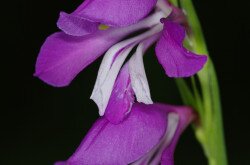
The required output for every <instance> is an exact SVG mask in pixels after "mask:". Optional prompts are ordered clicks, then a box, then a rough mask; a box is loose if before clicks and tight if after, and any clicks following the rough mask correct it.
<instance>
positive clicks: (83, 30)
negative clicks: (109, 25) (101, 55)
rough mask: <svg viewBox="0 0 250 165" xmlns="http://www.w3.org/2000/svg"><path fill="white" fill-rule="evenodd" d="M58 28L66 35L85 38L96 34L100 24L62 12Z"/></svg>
mask: <svg viewBox="0 0 250 165" xmlns="http://www.w3.org/2000/svg"><path fill="white" fill-rule="evenodd" d="M57 26H58V28H59V29H61V30H62V31H64V32H65V33H66V34H69V35H73V36H83V35H87V34H90V33H94V32H96V31H97V30H98V26H99V23H96V22H91V21H88V20H86V19H83V18H81V17H79V16H77V15H74V14H67V13H64V12H61V13H60V17H59V19H58V21H57Z"/></svg>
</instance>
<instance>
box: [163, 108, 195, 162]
mask: <svg viewBox="0 0 250 165" xmlns="http://www.w3.org/2000/svg"><path fill="white" fill-rule="evenodd" d="M161 106H163V107H166V105H161ZM173 108H174V109H175V112H176V113H177V114H178V116H179V124H178V127H177V129H176V131H175V134H174V136H173V138H172V141H171V143H170V144H169V145H168V147H166V148H165V149H164V151H163V153H162V154H161V164H162V165H174V150H175V147H176V145H177V142H178V140H179V138H180V135H181V134H182V132H183V131H184V130H185V128H186V127H187V126H188V125H189V124H190V123H191V121H192V120H194V118H195V114H194V112H193V111H192V109H191V108H189V107H183V108H178V107H173Z"/></svg>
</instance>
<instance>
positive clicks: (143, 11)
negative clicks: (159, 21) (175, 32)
mask: <svg viewBox="0 0 250 165" xmlns="http://www.w3.org/2000/svg"><path fill="white" fill-rule="evenodd" d="M156 2H157V0H147V2H146V3H145V0H126V1H125V0H88V1H85V2H83V3H82V5H80V6H79V7H78V8H77V9H76V11H74V12H73V13H72V14H76V15H79V16H80V17H82V18H84V19H88V20H91V21H92V22H99V23H102V24H106V25H109V26H114V27H120V26H128V25H131V24H134V23H136V22H138V21H139V20H141V19H142V18H144V17H145V16H147V15H148V14H149V13H150V11H151V10H152V9H153V8H154V6H155V4H156Z"/></svg>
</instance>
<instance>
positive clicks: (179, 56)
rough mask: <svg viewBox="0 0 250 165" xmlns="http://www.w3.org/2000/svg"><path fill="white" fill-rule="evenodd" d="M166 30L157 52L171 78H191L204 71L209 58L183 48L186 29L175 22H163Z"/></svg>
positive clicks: (156, 49)
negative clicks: (203, 68)
mask: <svg viewBox="0 0 250 165" xmlns="http://www.w3.org/2000/svg"><path fill="white" fill-rule="evenodd" d="M163 23H164V29H163V32H162V36H161V38H160V40H159V41H158V43H157V45H156V48H155V51H156V55H157V58H158V61H159V62H160V64H161V65H162V66H163V68H164V70H165V72H166V74H167V75H168V76H169V77H189V76H192V75H194V74H195V73H197V72H198V71H199V70H201V69H202V67H203V66H204V64H205V63H206V61H207V56H205V55H196V54H194V53H192V52H190V51H188V50H187V49H186V48H184V47H183V45H182V42H183V40H184V38H185V29H184V28H183V27H182V26H181V25H179V24H177V23H174V22H171V21H168V20H163Z"/></svg>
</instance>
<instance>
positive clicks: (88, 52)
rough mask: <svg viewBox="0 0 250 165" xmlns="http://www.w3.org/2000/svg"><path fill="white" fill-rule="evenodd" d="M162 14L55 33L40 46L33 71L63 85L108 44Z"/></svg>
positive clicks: (143, 26)
mask: <svg viewBox="0 0 250 165" xmlns="http://www.w3.org/2000/svg"><path fill="white" fill-rule="evenodd" d="M162 15H163V14H162V13H161V12H158V13H155V14H153V15H151V16H149V17H147V18H145V19H144V20H143V21H140V22H139V23H138V24H135V25H131V26H128V27H126V28H115V29H108V30H105V31H99V32H97V33H94V34H89V35H85V36H82V37H75V36H70V35H66V34H65V33H62V32H61V33H60V32H59V33H54V34H52V35H51V36H49V37H48V38H47V39H46V41H45V43H44V44H43V46H42V47H41V50H40V53H39V56H38V58H37V62H36V71H35V74H34V75H35V76H37V77H39V78H40V79H41V80H43V81H44V82H46V83H48V84H50V85H52V86H56V87H62V86H66V85H68V84H69V83H70V82H71V81H72V80H73V79H74V77H75V76H76V75H77V74H78V73H79V72H80V71H81V70H83V69H84V68H85V67H87V66H88V65H89V64H90V63H92V62H93V61H94V60H96V59H97V58H98V57H100V56H101V55H102V54H103V53H104V52H105V51H106V50H107V49H108V48H110V46H112V45H113V44H115V43H116V42H118V41H119V40H121V39H122V38H123V37H125V36H127V35H128V34H130V33H133V32H135V31H137V30H140V29H143V28H148V27H151V26H153V25H154V24H155V23H156V22H157V21H158V20H159V19H160V17H162Z"/></svg>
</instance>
